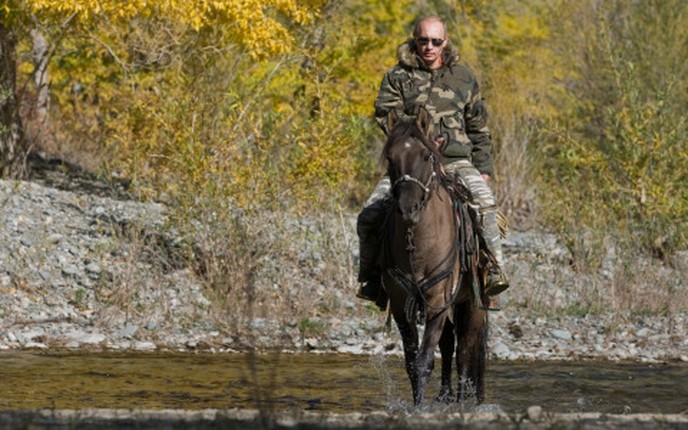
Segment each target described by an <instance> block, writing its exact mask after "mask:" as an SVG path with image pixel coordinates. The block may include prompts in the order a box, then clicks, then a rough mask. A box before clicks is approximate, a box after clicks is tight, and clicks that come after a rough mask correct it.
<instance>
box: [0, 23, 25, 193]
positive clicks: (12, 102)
mask: <svg viewBox="0 0 688 430" xmlns="http://www.w3.org/2000/svg"><path fill="white" fill-rule="evenodd" d="M16 44H17V41H16V38H15V34H14V32H13V31H12V30H11V29H9V28H7V27H5V24H4V23H2V22H0V177H1V178H15V179H19V178H22V177H24V176H26V148H25V147H24V131H23V129H22V124H21V119H20V118H19V103H18V102H17V92H16V73H17V57H16Z"/></svg>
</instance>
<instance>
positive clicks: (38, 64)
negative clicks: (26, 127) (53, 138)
mask: <svg viewBox="0 0 688 430" xmlns="http://www.w3.org/2000/svg"><path fill="white" fill-rule="evenodd" d="M31 40H32V42H33V49H32V50H31V57H32V58H33V65H34V67H35V72H34V75H33V80H34V82H35V84H36V91H37V93H38V94H37V96H36V105H35V109H36V113H35V115H36V121H37V122H38V127H39V128H41V129H42V128H43V127H44V126H45V125H46V124H47V123H48V111H49V110H50V84H49V82H48V62H49V60H50V56H49V50H48V48H49V47H48V42H47V41H46V40H45V37H44V36H43V34H42V33H41V32H40V31H38V30H36V29H33V30H31Z"/></svg>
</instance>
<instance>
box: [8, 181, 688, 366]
mask: <svg viewBox="0 0 688 430" xmlns="http://www.w3.org/2000/svg"><path fill="white" fill-rule="evenodd" d="M53 185H54V183H52V182H50V181H46V180H42V181H36V182H15V181H0V350H3V349H4V350H7V349H20V348H36V349H56V348H71V349H95V350H100V349H107V350H137V351H146V350H174V351H178V350H186V351H189V350H192V351H193V350H208V351H216V352H220V351H236V350H242V349H245V348H247V347H254V346H255V347H258V348H260V349H275V348H277V349H285V350H307V351H313V352H318V351H328V352H331V351H338V352H342V353H355V354H360V353H365V354H398V353H401V348H400V342H399V336H398V335H397V334H396V332H395V331H394V330H392V331H391V332H389V333H388V332H387V331H386V330H385V321H386V315H385V314H382V313H378V312H376V311H374V310H372V309H371V308H370V307H369V306H366V305H365V304H364V303H362V302H360V301H358V300H356V299H354V297H353V293H354V291H355V288H356V285H355V283H354V282H352V280H353V273H349V274H348V277H347V278H346V279H349V282H347V283H346V285H340V284H337V285H331V284H328V283H327V282H328V281H327V280H323V279H325V278H327V276H326V275H324V274H326V273H327V267H323V266H325V264H324V263H323V262H319V261H318V258H320V257H319V255H320V254H319V253H318V252H315V251H313V252H309V253H307V255H306V254H304V255H305V256H304V255H301V254H298V256H297V257H295V259H296V261H297V262H298V261H302V260H303V259H308V264H307V268H304V269H303V272H308V273H301V271H299V267H298V263H297V264H296V266H294V270H292V272H291V273H292V274H291V275H290V276H294V277H296V278H298V279H296V280H292V282H289V283H288V284H289V285H291V286H299V288H302V289H303V291H308V294H309V295H311V296H312V297H311V298H312V299H313V300H331V299H332V298H335V299H336V300H337V303H338V309H339V311H338V312H334V313H333V314H332V315H326V314H322V313H320V314H318V315H316V316H313V315H311V314H309V315H307V316H302V315H294V316H293V318H292V321H290V322H288V323H285V321H284V318H282V319H281V320H279V319H271V318H269V317H262V316H261V317H252V318H250V319H248V320H246V321H244V322H243V323H242V324H243V326H244V327H245V328H246V329H247V331H241V332H239V331H233V330H231V329H229V328H228V327H227V325H225V324H221V323H220V322H218V320H217V319H216V318H212V317H210V316H209V312H210V311H209V309H211V308H212V303H211V301H212V297H211V296H210V295H209V294H208V292H207V290H206V287H205V283H204V280H203V279H202V277H201V276H200V275H199V274H198V272H197V271H195V270H192V268H191V265H190V264H186V263H185V261H184V260H183V259H179V258H176V257H175V255H174V249H175V244H176V243H177V242H178V241H180V240H181V239H180V238H178V237H175V234H174V229H171V228H170V227H169V226H168V225H167V224H168V220H167V212H168V211H167V208H166V207H165V206H163V205H162V204H158V203H142V202H138V201H135V200H127V199H125V198H123V195H119V194H116V195H113V194H109V195H108V194H107V193H96V192H93V191H92V190H86V191H85V190H84V189H83V188H79V187H76V189H73V190H71V191H69V190H65V189H64V188H66V187H64V186H62V187H61V188H62V189H58V188H55V187H54V186H53ZM344 218H345V219H344V220H343V223H344V224H346V225H347V226H350V228H348V227H347V228H346V229H345V230H348V232H347V233H346V234H347V235H348V236H347V238H346V240H343V241H342V242H341V243H343V244H344V245H343V246H346V247H347V248H346V249H345V250H344V253H348V254H349V256H350V259H351V261H356V258H357V243H356V240H355V234H354V231H355V230H354V220H355V216H354V214H350V215H346V216H344ZM308 222H309V220H307V219H304V220H300V221H298V222H296V223H295V225H296V227H295V228H307V229H308V228H310V227H309V226H308V225H307V224H308ZM304 225H305V227H304ZM319 228H322V226H320V227H319ZM295 246H297V247H298V244H297V245H295ZM306 248H308V244H305V245H304V244H302V246H301V247H300V248H299V251H298V253H300V252H301V250H303V249H306ZM505 249H506V253H507V256H508V259H509V268H508V269H509V273H510V274H512V275H511V277H512V284H513V285H514V288H512V290H511V291H509V292H507V293H506V294H504V297H503V298H502V310H501V311H499V312H494V313H492V314H491V334H490V341H489V345H490V355H491V357H492V358H496V359H506V360H517V359H525V360H560V359H563V360H566V359H579V358H589V359H609V360H624V361H640V362H667V361H685V362H688V316H687V313H686V309H685V308H683V309H681V308H679V309H678V310H677V309H671V310H669V311H668V312H665V313H663V314H661V313H659V314H643V313H637V312H636V313H633V312H617V311H610V312H602V313H590V312H588V311H586V309H585V308H584V307H581V306H578V304H579V303H580V302H581V300H582V295H584V294H586V291H589V289H591V288H593V287H594V288H606V285H608V284H613V282H612V281H613V279H612V278H610V276H612V275H611V273H612V272H613V264H614V260H613V258H614V255H613V249H612V250H611V251H609V252H608V253H607V254H608V260H609V261H608V262H606V263H603V264H602V266H601V269H600V271H599V272H596V273H593V274H581V273H579V272H576V271H574V270H573V268H572V267H571V264H570V260H571V258H570V255H569V253H568V250H567V249H566V247H564V246H563V245H562V244H561V243H559V242H558V241H557V239H556V237H554V236H552V235H549V234H546V233H543V232H512V233H510V234H509V236H508V237H507V239H506V241H505ZM295 252H296V251H295ZM280 264H281V262H275V261H272V262H269V264H266V268H265V270H270V269H269V267H273V266H279V265H280ZM289 264H291V263H289ZM649 267H654V266H652V264H651V262H648V261H646V260H639V262H638V270H641V271H642V270H649V269H648V268H649ZM349 270H350V271H351V269H349ZM318 271H320V272H321V273H320V272H318ZM653 273H654V272H653ZM687 274H688V254H687V253H683V254H680V255H679V257H678V258H677V260H676V262H675V264H673V265H664V266H662V267H660V269H658V270H657V271H656V274H654V275H653V278H652V279H654V281H653V282H658V283H662V285H669V286H670V288H671V291H674V292H675V293H676V294H677V295H678V294H684V293H685V292H686V291H688V290H687V285H688V283H687V282H686V279H688V276H687ZM605 279H607V280H608V281H605ZM610 279H611V280H610ZM330 281H331V280H330ZM672 283H673V284H672ZM292 288H296V287H292ZM611 288H612V290H611V292H610V294H619V293H614V290H613V288H615V287H613V286H612V287H611ZM617 288H618V287H617ZM649 288H650V290H651V289H652V288H654V287H649ZM651 292H652V291H650V293H651ZM280 294H297V292H296V291H282V292H280ZM638 299H639V300H643V297H638ZM313 324H315V325H317V330H316V329H309V327H311V326H312V325H313ZM311 328H312V327H311Z"/></svg>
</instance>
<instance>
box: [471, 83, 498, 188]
mask: <svg viewBox="0 0 688 430" xmlns="http://www.w3.org/2000/svg"><path fill="white" fill-rule="evenodd" d="M464 117H465V120H466V134H467V135H468V138H469V139H470V140H471V143H472V144H473V146H472V150H471V152H472V154H471V155H472V159H473V165H474V166H475V168H476V169H478V171H479V172H480V173H484V174H488V175H492V174H493V173H494V159H493V157H492V136H491V135H490V130H489V129H488V128H487V109H486V108H485V103H484V102H483V98H482V96H481V95H480V88H479V87H478V83H477V82H476V83H475V85H474V90H473V91H472V92H471V99H470V100H469V102H468V103H467V104H466V106H465V110H464Z"/></svg>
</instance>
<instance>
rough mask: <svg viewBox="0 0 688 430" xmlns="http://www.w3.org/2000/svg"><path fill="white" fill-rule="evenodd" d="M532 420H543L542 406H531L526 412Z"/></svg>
mask: <svg viewBox="0 0 688 430" xmlns="http://www.w3.org/2000/svg"><path fill="white" fill-rule="evenodd" d="M526 416H527V417H528V419H529V420H530V421H533V422H539V421H540V420H542V406H530V407H528V410H527V412H526Z"/></svg>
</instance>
